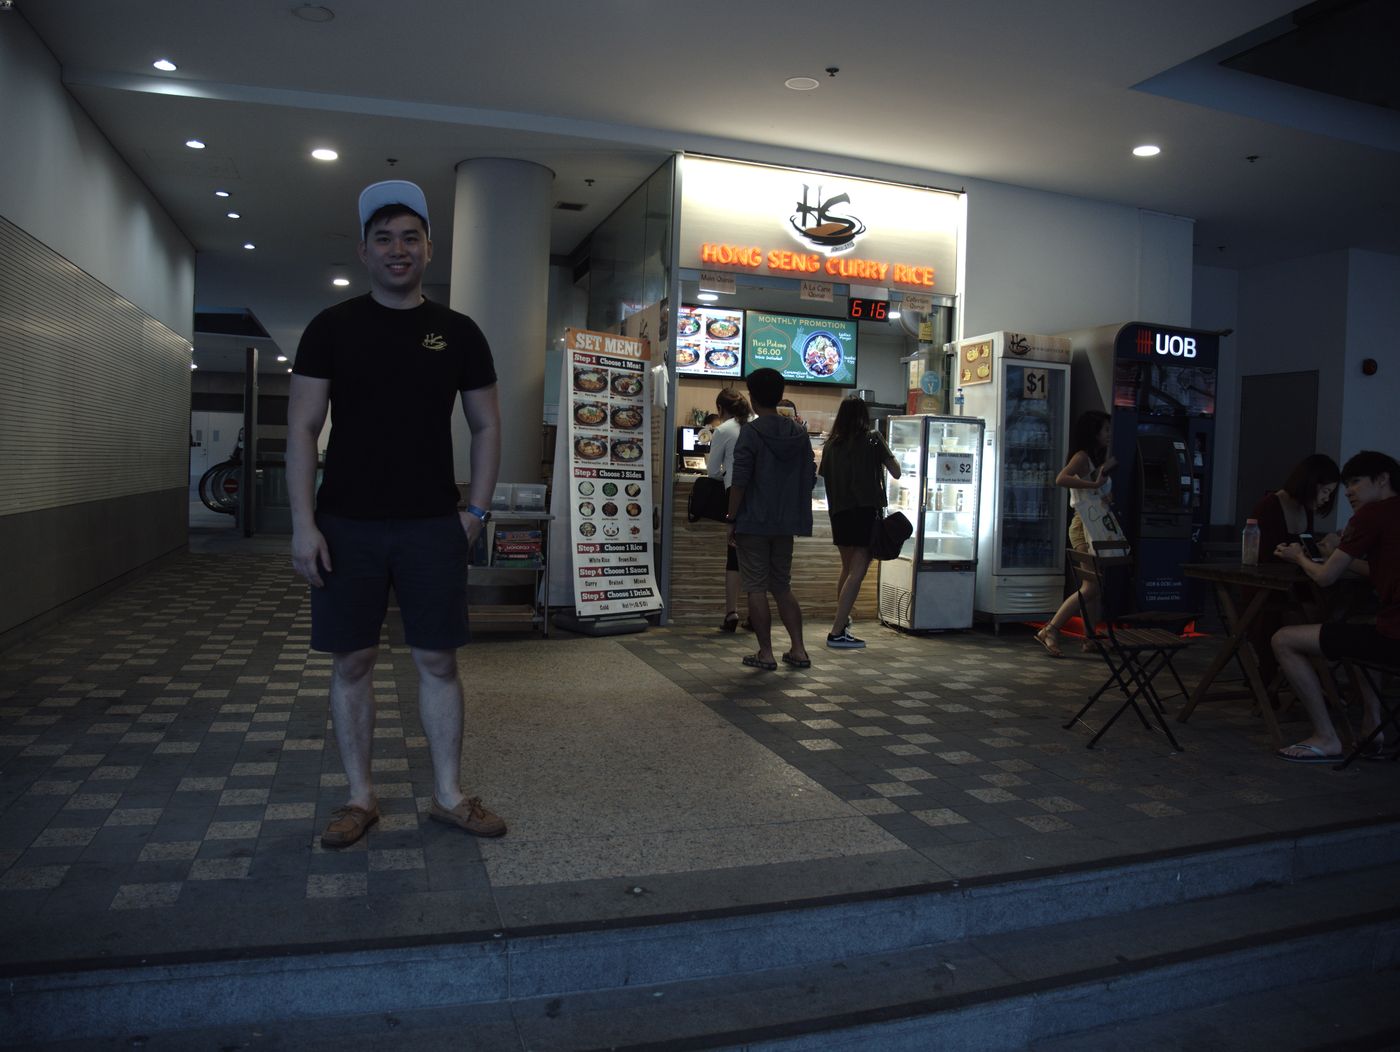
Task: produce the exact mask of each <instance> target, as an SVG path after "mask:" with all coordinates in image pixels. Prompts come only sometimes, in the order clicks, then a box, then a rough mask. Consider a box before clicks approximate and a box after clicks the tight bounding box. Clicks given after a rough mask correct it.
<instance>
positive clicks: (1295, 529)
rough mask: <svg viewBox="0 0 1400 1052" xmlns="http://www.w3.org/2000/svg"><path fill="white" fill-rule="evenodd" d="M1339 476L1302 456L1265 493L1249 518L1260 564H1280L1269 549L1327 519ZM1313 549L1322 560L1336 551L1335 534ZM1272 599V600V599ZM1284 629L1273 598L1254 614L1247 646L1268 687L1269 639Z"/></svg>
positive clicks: (1325, 462)
mask: <svg viewBox="0 0 1400 1052" xmlns="http://www.w3.org/2000/svg"><path fill="white" fill-rule="evenodd" d="M1341 479H1342V473H1341V472H1340V471H1339V470H1338V469H1337V462H1336V461H1335V460H1333V459H1332V458H1331V457H1329V456H1328V455H1327V454H1326V453H1314V454H1313V455H1312V456H1309V457H1304V458H1303V459H1302V460H1301V461H1299V462H1298V463H1297V464H1296V465H1295V466H1294V468H1293V470H1292V471H1290V472H1289V473H1288V478H1287V479H1285V480H1284V483H1283V488H1282V489H1276V490H1274V491H1273V492H1272V493H1266V494H1264V496H1262V497H1261V498H1259V502H1258V503H1257V504H1255V505H1254V509H1253V510H1252V511H1251V512H1250V513H1249V517H1250V518H1251V519H1256V520H1258V523H1259V561H1260V562H1261V563H1277V562H1281V561H1282V560H1280V559H1279V557H1278V556H1277V555H1275V554H1274V549H1276V548H1278V547H1279V546H1280V545H1283V544H1297V543H1298V538H1299V535H1300V534H1304V533H1307V534H1311V533H1312V532H1313V522H1314V520H1315V519H1323V518H1326V517H1327V516H1328V515H1331V514H1332V509H1333V508H1334V507H1335V506H1336V504H1337V486H1338V484H1339V483H1340V482H1341ZM1317 546H1318V548H1319V550H1320V551H1321V552H1322V556H1323V558H1326V557H1327V556H1329V555H1331V554H1332V549H1333V548H1335V547H1336V546H1337V535H1336V534H1335V533H1329V534H1328V535H1327V536H1326V537H1319V538H1318V539H1317ZM1253 594H1254V589H1252V588H1251V589H1246V590H1245V595H1244V601H1245V602H1246V603H1247V602H1249V600H1250V598H1251V597H1252V596H1253ZM1274 598H1276V597H1274ZM1281 627H1283V614H1282V610H1281V609H1280V606H1279V604H1278V603H1277V602H1275V601H1273V600H1272V599H1271V600H1270V602H1269V605H1267V606H1265V607H1264V609H1263V610H1261V611H1259V615H1258V616H1257V617H1256V618H1255V619H1254V621H1253V623H1252V624H1251V625H1250V626H1249V641H1250V643H1251V644H1253V646H1254V653H1255V654H1256V655H1257V657H1258V659H1259V674H1260V675H1261V676H1263V677H1264V682H1265V683H1272V682H1273V680H1274V677H1275V676H1276V675H1278V662H1277V661H1275V660H1274V652H1273V650H1272V649H1271V648H1270V647H1269V640H1270V639H1271V638H1272V637H1273V634H1274V633H1275V632H1277V631H1278V630H1279V629H1280V628H1281Z"/></svg>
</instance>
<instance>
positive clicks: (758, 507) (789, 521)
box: [730, 414, 817, 537]
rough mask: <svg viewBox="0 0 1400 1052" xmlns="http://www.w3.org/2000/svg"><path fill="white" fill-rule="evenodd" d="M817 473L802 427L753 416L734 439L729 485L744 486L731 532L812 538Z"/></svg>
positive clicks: (768, 416)
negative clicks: (732, 472)
mask: <svg viewBox="0 0 1400 1052" xmlns="http://www.w3.org/2000/svg"><path fill="white" fill-rule="evenodd" d="M816 477H817V462H816V457H815V456H813V455H812V443H811V440H810V439H808V437H807V432H806V431H804V430H803V429H802V428H801V427H799V426H798V425H797V424H795V423H793V422H792V421H791V420H789V419H788V418H787V417H785V416H777V415H772V414H764V415H760V416H756V417H754V418H753V419H752V420H750V421H749V422H748V423H747V424H745V425H744V426H743V428H741V429H740V431H739V438H738V440H737V441H735V443H734V477H733V479H732V480H731V482H730V484H731V485H734V486H743V487H744V503H743V504H742V505H740V507H739V514H738V515H737V516H736V517H735V519H734V530H735V532H736V533H756V534H764V535H767V536H773V537H810V536H811V534H812V485H813V483H814V482H815V481H816Z"/></svg>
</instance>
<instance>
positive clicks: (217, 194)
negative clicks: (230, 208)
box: [214, 190, 228, 197]
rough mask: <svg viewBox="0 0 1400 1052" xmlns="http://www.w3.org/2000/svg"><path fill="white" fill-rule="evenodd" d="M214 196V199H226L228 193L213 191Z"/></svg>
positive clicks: (225, 191)
mask: <svg viewBox="0 0 1400 1052" xmlns="http://www.w3.org/2000/svg"><path fill="white" fill-rule="evenodd" d="M214 196H215V197H227V196H228V191H227V190H215V191H214Z"/></svg>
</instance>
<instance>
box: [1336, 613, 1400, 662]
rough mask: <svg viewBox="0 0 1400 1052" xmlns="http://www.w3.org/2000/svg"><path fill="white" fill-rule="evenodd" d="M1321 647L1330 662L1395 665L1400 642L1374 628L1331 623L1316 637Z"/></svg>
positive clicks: (1364, 625)
mask: <svg viewBox="0 0 1400 1052" xmlns="http://www.w3.org/2000/svg"><path fill="white" fill-rule="evenodd" d="M1317 643H1318V647H1319V648H1320V649H1321V650H1322V656H1323V657H1325V658H1326V659H1327V660H1328V661H1341V660H1342V659H1343V658H1351V659H1352V660H1353V661H1378V662H1382V663H1384V664H1395V661H1396V657H1395V655H1396V653H1397V651H1400V639H1391V638H1390V637H1389V636H1384V635H1381V632H1380V629H1378V628H1377V627H1376V626H1375V625H1368V624H1348V623H1347V622H1345V621H1342V622H1337V621H1328V622H1326V623H1324V624H1323V625H1322V626H1321V631H1320V632H1319V633H1318V636H1317Z"/></svg>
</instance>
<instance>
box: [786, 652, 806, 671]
mask: <svg viewBox="0 0 1400 1052" xmlns="http://www.w3.org/2000/svg"><path fill="white" fill-rule="evenodd" d="M783 664H784V665H791V666H792V667H793V668H811V667H812V659H811V658H797V657H793V656H792V655H791V654H784V655H783Z"/></svg>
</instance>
